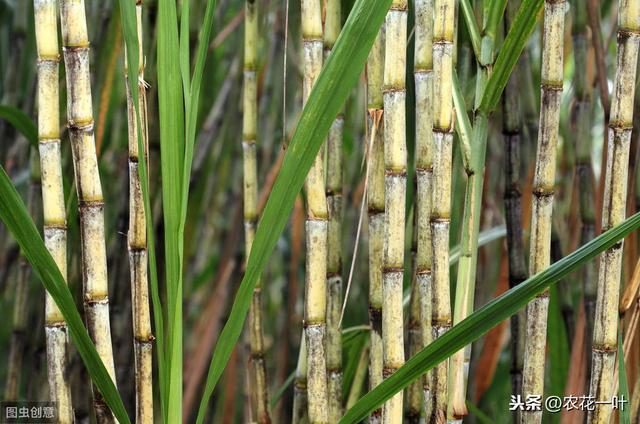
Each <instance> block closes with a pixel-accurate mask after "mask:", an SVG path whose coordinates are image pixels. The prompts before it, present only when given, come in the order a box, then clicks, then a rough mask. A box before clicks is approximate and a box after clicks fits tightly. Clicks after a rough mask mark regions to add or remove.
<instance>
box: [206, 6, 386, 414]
mask: <svg viewBox="0 0 640 424" xmlns="http://www.w3.org/2000/svg"><path fill="white" fill-rule="evenodd" d="M390 5H391V0H357V1H356V3H355V4H354V6H353V9H352V11H351V13H350V14H349V17H348V19H347V21H346V23H345V25H344V28H343V29H342V32H341V33H340V36H339V37H338V40H337V42H336V44H335V46H334V48H333V52H332V53H331V55H330V56H329V59H328V60H327V63H326V64H325V66H324V69H323V70H322V72H321V73H320V76H319V77H318V81H317V82H316V84H315V86H314V87H313V90H312V91H311V95H310V96H309V100H308V102H307V104H306V106H305V108H304V110H303V111H302V115H301V117H300V121H299V122H298V127H297V128H296V132H295V134H294V136H293V138H292V140H291V143H290V145H289V148H288V149H287V153H286V155H285V158H284V161H283V163H282V168H281V170H280V173H279V174H278V177H277V179H276V181H275V183H274V186H273V190H272V192H271V195H270V196H269V200H268V201H267V204H266V206H265V209H264V213H263V216H262V219H261V221H260V224H259V225H258V229H257V232H256V236H255V240H254V242H253V247H252V249H251V254H250V256H249V261H248V263H247V270H246V273H245V276H244V278H243V280H242V284H241V285H240V288H239V289H238V293H237V295H236V299H235V301H234V303H233V307H232V309H231V314H230V316H229V320H228V321H227V323H226V324H225V326H224V328H223V329H222V333H221V334H220V337H219V338H218V340H219V341H218V343H217V345H216V347H215V350H214V353H213V358H212V359H211V366H210V368H209V373H208V375H207V382H206V386H205V392H204V395H203V397H202V400H201V402H200V409H199V411H198V420H197V422H198V423H202V422H203V420H204V416H205V413H206V408H207V404H208V402H209V398H210V397H211V394H212V393H213V389H214V388H215V386H216V383H217V382H218V380H219V379H220V375H221V374H222V371H223V370H224V368H225V366H226V364H227V361H228V360H229V356H230V355H231V351H232V350H233V346H234V345H235V344H236V342H237V340H238V338H239V337H240V334H241V332H242V327H243V326H244V321H245V318H246V316H247V311H248V310H249V304H250V302H251V294H252V292H253V288H254V286H255V284H256V281H257V279H258V277H259V276H260V274H261V273H262V270H263V269H264V267H265V265H266V263H267V260H268V259H269V257H270V255H271V252H272V251H273V249H274V247H275V245H276V242H277V241H278V238H279V237H280V234H281V233H282V231H283V230H284V227H285V225H286V222H287V220H288V216H289V214H290V213H291V210H292V209H293V204H294V201H295V198H296V196H297V195H298V192H299V191H300V189H301V188H302V184H303V182H304V179H305V177H306V175H307V172H308V171H309V168H310V167H311V164H312V162H313V160H314V158H315V157H316V154H317V153H318V151H319V150H320V146H321V145H322V142H323V140H324V138H325V137H326V135H327V133H328V131H329V128H330V126H331V123H332V122H333V119H334V118H335V116H336V115H337V113H338V111H339V110H340V108H341V107H342V105H343V103H344V101H345V100H346V98H347V96H348V95H349V92H350V90H351V88H352V87H353V86H354V85H355V83H356V82H357V81H358V77H359V76H360V74H361V72H362V70H363V68H364V64H365V62H366V60H367V55H368V54H369V50H370V49H371V46H372V45H373V41H374V39H375V37H376V35H377V33H378V29H379V28H380V26H381V25H382V22H383V20H384V17H385V15H386V12H387V10H388V9H389V6H390Z"/></svg>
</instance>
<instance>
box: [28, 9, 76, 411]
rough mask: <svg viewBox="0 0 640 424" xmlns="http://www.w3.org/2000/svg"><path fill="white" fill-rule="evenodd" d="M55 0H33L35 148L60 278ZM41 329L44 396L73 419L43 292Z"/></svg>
mask: <svg viewBox="0 0 640 424" xmlns="http://www.w3.org/2000/svg"><path fill="white" fill-rule="evenodd" d="M56 9H57V1H56V0H34V3H33V12H34V15H35V30H36V46H37V51H38V150H39V153H40V169H41V172H40V176H41V181H42V210H43V216H44V241H45V245H46V247H47V250H48V251H49V253H51V256H52V257H53V258H54V260H55V262H56V265H57V266H58V269H59V270H60V274H62V277H63V279H65V280H66V278H67V219H66V210H65V204H64V187H63V184H62V159H61V155H60V101H59V99H60V95H59V90H60V88H59V67H60V48H59V46H58V23H57V10H56ZM45 333H46V338H47V370H48V383H49V399H50V400H51V401H53V402H56V403H57V405H58V418H59V420H60V422H61V423H63V424H70V423H72V422H73V409H72V406H71V391H70V388H69V381H68V374H67V372H66V369H67V355H68V354H67V349H68V344H69V338H68V335H67V324H66V322H65V320H64V318H63V317H62V314H61V313H60V310H59V309H58V307H57V306H56V304H55V302H54V301H53V299H52V298H51V295H50V294H49V293H48V292H47V293H46V294H45Z"/></svg>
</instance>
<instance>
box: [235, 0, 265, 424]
mask: <svg viewBox="0 0 640 424" xmlns="http://www.w3.org/2000/svg"><path fill="white" fill-rule="evenodd" d="M257 9H258V4H257V2H256V1H255V0H247V1H246V2H245V20H244V22H245V23H244V25H245V26H244V81H243V96H244V102H243V112H244V113H243V116H242V128H243V130H242V151H243V155H244V156H243V166H244V173H243V177H244V230H245V254H246V256H247V258H248V257H249V254H250V253H251V246H252V244H253V239H254V236H255V232H256V224H257V220H258V175H257V174H258V173H257V159H256V141H257V134H258V77H257V65H258V63H257V56H258V10H257ZM249 315H250V319H249V345H250V349H251V357H250V361H251V369H250V379H249V381H250V382H251V387H252V390H253V393H254V396H252V412H253V417H254V419H255V420H257V422H258V423H260V424H267V423H270V422H271V417H270V414H269V396H268V388H267V370H266V366H265V358H264V336H263V329H262V284H261V283H260V280H258V283H257V284H256V286H255V287H254V289H253V299H252V301H251V307H250V309H249Z"/></svg>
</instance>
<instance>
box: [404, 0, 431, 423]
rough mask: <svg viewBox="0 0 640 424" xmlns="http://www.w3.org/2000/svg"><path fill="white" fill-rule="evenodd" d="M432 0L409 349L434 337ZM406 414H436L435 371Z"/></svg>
mask: <svg viewBox="0 0 640 424" xmlns="http://www.w3.org/2000/svg"><path fill="white" fill-rule="evenodd" d="M432 42H433V0H417V1H416V3H415V50H414V84H415V99H416V110H415V118H416V119H415V122H416V149H415V167H416V196H415V207H414V215H415V216H414V219H415V226H414V230H415V235H414V243H415V245H416V246H415V249H416V250H415V260H414V266H415V277H414V280H413V282H414V286H413V288H412V292H411V306H410V318H409V338H410V341H409V348H410V350H409V355H410V356H413V355H415V354H416V353H417V352H418V351H420V350H422V348H424V347H425V346H426V345H428V344H429V343H430V342H431V313H432V311H431V303H432V298H431V289H432V280H431V277H432V276H431V261H432V260H431V256H432V252H431V249H432V246H431V227H430V217H431V191H432V185H433V152H432V150H433V134H432V127H433V103H432V102H433V43H432ZM407 402H408V405H407V419H408V421H410V422H419V420H420V416H421V415H422V410H423V407H424V412H425V414H424V415H425V416H427V417H428V416H429V415H430V414H431V372H428V373H425V375H424V376H423V377H422V379H419V380H418V381H416V383H415V384H414V385H412V386H410V387H409V392H408V396H407Z"/></svg>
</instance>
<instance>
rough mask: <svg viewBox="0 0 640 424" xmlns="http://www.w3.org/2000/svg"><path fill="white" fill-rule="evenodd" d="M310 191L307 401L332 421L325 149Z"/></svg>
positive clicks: (312, 415)
mask: <svg viewBox="0 0 640 424" xmlns="http://www.w3.org/2000/svg"><path fill="white" fill-rule="evenodd" d="M302 45H303V55H304V59H303V68H304V69H303V74H304V78H303V82H304V85H303V90H302V91H303V93H302V98H303V103H306V101H307V99H308V98H309V94H310V93H311V89H312V87H313V85H314V84H315V82H316V79H317V78H318V75H319V74H320V70H321V69H322V59H323V36H322V12H321V7H320V0H303V1H302ZM305 191H306V194H307V221H306V223H305V227H306V247H307V255H306V275H305V279H306V288H305V311H304V315H305V316H304V326H305V337H306V348H307V401H308V405H309V406H308V414H309V422H310V423H312V424H314V423H327V422H328V419H329V417H328V416H329V414H328V412H329V403H328V394H327V375H326V373H327V366H326V364H327V363H326V355H325V335H326V313H327V292H326V291H327V288H326V287H327V281H326V279H327V230H328V218H329V216H328V211H327V197H326V193H325V182H324V169H323V157H322V153H318V155H317V156H316V158H315V161H314V163H313V165H312V166H311V169H310V170H309V173H308V174H307V178H306V180H305Z"/></svg>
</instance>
